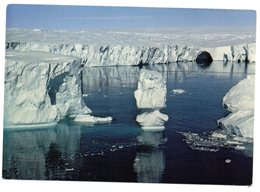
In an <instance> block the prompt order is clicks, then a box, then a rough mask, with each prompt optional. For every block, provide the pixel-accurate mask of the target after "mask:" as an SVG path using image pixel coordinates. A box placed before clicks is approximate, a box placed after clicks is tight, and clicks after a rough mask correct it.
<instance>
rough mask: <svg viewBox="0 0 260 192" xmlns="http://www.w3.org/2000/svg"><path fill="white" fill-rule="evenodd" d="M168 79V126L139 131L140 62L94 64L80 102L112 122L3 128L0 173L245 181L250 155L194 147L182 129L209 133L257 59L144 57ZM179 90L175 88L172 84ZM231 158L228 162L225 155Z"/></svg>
mask: <svg viewBox="0 0 260 192" xmlns="http://www.w3.org/2000/svg"><path fill="white" fill-rule="evenodd" d="M143 68H147V69H151V70H157V71H160V72H161V73H162V74H163V76H164V78H165V79H166V81H167V91H168V92H167V102H166V105H167V107H166V108H164V109H163V110H162V112H163V113H165V114H168V116H169V121H168V122H167V123H166V125H165V127H166V129H165V130H164V131H161V132H149V131H142V129H141V128H140V127H139V125H138V124H137V123H136V121H135V117H136V115H137V114H138V113H139V112H138V109H137V108H136V104H135V99H134V96H133V92H134V90H135V89H136V87H137V81H138V77H139V71H140V68H138V67H127V66H125V67H106V68H105V67H103V68H102V67H96V68H86V69H85V70H84V71H83V93H84V94H88V95H84V96H85V97H84V99H85V102H86V104H87V106H88V107H89V108H91V109H92V111H93V114H94V115H96V116H108V115H109V116H112V117H114V121H113V122H112V123H111V124H97V125H84V124H77V123H74V122H73V121H71V120H69V119H66V120H64V121H63V122H61V123H59V124H58V125H57V126H55V127H49V128H41V129H39V128H38V129H37V128H35V129H11V130H8V129H4V154H3V155H4V158H3V177H4V178H8V179H51V180H84V181H124V182H162V183H210V184H240V185H248V184H250V183H251V180H252V155H250V154H249V155H248V154H246V153H243V152H241V151H236V150H234V149H227V148H223V149H221V150H219V151H218V152H208V151H197V150H192V149H191V148H190V147H189V146H188V145H187V144H186V143H185V142H184V141H183V139H184V137H183V135H182V134H180V133H179V132H196V133H201V134H206V133H209V132H210V131H213V130H215V129H216V128H217V124H216V120H217V119H219V118H221V117H224V116H225V115H227V111H226V110H225V109H223V108H222V98H223V96H224V95H225V94H226V93H227V92H228V90H229V89H230V88H231V87H232V86H234V85H235V84H236V83H237V82H239V81H240V80H241V79H243V78H245V77H246V75H247V74H250V73H254V65H252V64H249V65H247V66H245V64H242V63H241V64H237V63H234V64H231V63H227V64H223V63H222V62H219V63H218V62H215V63H212V64H211V66H210V67H207V68H203V67H200V66H198V65H197V64H193V63H179V64H170V65H149V66H144V67H143ZM177 88H178V89H183V90H185V93H184V94H181V95H174V94H173V92H172V90H173V89H177ZM226 159H231V160H232V161H231V163H229V164H227V163H225V160H226Z"/></svg>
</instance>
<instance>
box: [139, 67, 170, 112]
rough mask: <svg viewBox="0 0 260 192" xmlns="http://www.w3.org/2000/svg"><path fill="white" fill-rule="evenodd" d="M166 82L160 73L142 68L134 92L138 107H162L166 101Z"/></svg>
mask: <svg viewBox="0 0 260 192" xmlns="http://www.w3.org/2000/svg"><path fill="white" fill-rule="evenodd" d="M166 92H167V90H166V83H165V80H164V79H163V76H162V75H161V73H159V72H157V71H149V70H142V71H141V73H140V78H139V82H138V88H137V90H136V91H135V92H134V96H135V99H136V104H137V107H138V108H162V107H165V102H166Z"/></svg>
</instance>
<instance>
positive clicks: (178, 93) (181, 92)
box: [172, 89, 185, 95]
mask: <svg viewBox="0 0 260 192" xmlns="http://www.w3.org/2000/svg"><path fill="white" fill-rule="evenodd" d="M172 92H173V94H174V95H180V94H183V93H185V90H183V89H173V90H172Z"/></svg>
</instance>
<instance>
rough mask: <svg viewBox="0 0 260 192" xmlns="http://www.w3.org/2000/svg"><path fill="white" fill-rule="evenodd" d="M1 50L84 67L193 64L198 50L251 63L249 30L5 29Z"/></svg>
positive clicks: (251, 32) (252, 51) (252, 40)
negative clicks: (78, 61) (61, 58)
mask: <svg viewBox="0 0 260 192" xmlns="http://www.w3.org/2000/svg"><path fill="white" fill-rule="evenodd" d="M187 42H189V44H187ZM6 49H13V50H19V51H44V52H50V53H55V54H60V55H71V56H76V57H80V58H82V63H83V64H84V65H86V66H111V65H139V64H144V63H149V64H162V63H165V64H166V63H173V62H181V61H183V62H185V61H195V60H196V57H197V56H198V55H199V54H200V53H201V52H203V51H207V52H209V53H210V55H211V56H212V58H213V60H221V61H222V60H225V61H226V60H228V61H241V62H242V61H250V62H254V61H255V29H254V28H252V29H251V28H250V29H242V28H238V29H237V31H236V30H230V29H222V30H220V29H214V30H212V29H204V30H201V29H200V30H198V29H185V28H184V29H168V30H163V29H162V30H161V31H157V30H152V29H150V30H143V31H142V32H134V31H132V32H131V31H128V32H127V31H124V32H122V31H65V30H63V31H57V30H56V31H55V30H53V31H51V30H48V31H33V30H22V29H8V30H7V40H6Z"/></svg>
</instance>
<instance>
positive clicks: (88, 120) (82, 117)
mask: <svg viewBox="0 0 260 192" xmlns="http://www.w3.org/2000/svg"><path fill="white" fill-rule="evenodd" d="M112 119H113V118H112V117H94V116H91V115H77V116H76V117H75V119H74V121H76V122H82V123H90V124H94V123H110V122H111V121H112Z"/></svg>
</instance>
